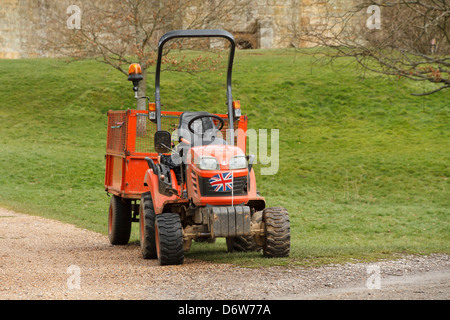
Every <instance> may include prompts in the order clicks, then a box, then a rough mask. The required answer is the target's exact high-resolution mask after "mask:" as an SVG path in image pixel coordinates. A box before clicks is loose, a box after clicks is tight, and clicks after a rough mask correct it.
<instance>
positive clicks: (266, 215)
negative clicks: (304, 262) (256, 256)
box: [263, 207, 291, 257]
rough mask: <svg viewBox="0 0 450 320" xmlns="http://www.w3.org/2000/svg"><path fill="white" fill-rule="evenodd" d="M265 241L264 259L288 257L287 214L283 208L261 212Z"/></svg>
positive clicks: (289, 238)
mask: <svg viewBox="0 0 450 320" xmlns="http://www.w3.org/2000/svg"><path fill="white" fill-rule="evenodd" d="M263 221H264V224H265V233H266V241H265V244H264V246H263V254H264V256H266V257H288V256H289V251H290V247H291V228H290V222H289V214H288V212H287V210H286V209H285V208H281V207H271V208H266V209H264V211H263Z"/></svg>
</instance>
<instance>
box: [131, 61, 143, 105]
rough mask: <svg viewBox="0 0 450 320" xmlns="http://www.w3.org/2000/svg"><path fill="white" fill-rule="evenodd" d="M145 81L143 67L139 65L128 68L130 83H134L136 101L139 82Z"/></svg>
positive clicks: (134, 64) (133, 64)
mask: <svg viewBox="0 0 450 320" xmlns="http://www.w3.org/2000/svg"><path fill="white" fill-rule="evenodd" d="M143 79H144V77H143V76H142V68H141V65H140V64H138V63H132V64H130V67H129V68H128V81H132V82H133V90H134V95H135V98H136V99H137V92H138V86H139V81H141V80H143Z"/></svg>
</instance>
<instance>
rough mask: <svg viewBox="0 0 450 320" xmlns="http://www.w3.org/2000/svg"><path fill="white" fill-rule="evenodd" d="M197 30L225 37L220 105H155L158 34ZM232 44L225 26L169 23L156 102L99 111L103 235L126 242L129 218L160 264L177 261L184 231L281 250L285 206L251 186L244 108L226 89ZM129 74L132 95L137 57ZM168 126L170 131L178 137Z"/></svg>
mask: <svg viewBox="0 0 450 320" xmlns="http://www.w3.org/2000/svg"><path fill="white" fill-rule="evenodd" d="M200 37H208V38H211V37H219V38H224V39H226V40H228V41H229V43H230V51H229V57H228V70H227V101H226V102H227V114H210V113H208V112H205V111H202V112H192V111H186V112H169V111H161V99H160V73H161V61H162V56H163V47H164V44H165V43H167V41H169V40H172V39H175V38H200ZM234 53H235V41H234V38H233V36H232V35H231V34H230V33H229V32H227V31H224V30H176V31H171V32H168V33H166V34H165V35H163V36H162V37H161V39H160V41H159V47H158V58H157V63H156V76H155V102H154V103H149V109H148V110H130V109H128V110H124V111H109V112H108V137H107V148H106V149H107V150H106V152H107V153H106V174H105V190H106V191H107V193H108V194H109V193H110V194H112V197H111V203H110V207H109V218H108V234H109V240H110V242H111V244H113V245H125V244H127V243H128V242H129V239H130V232H131V223H132V222H139V225H140V228H139V229H140V247H141V251H142V256H143V258H144V259H158V261H159V263H160V264H161V265H172V264H182V263H183V261H184V252H187V251H188V250H189V249H190V247H191V243H192V240H195V241H209V242H213V241H214V240H215V239H216V238H218V237H224V238H226V244H227V249H228V251H230V252H231V251H255V250H261V249H262V251H263V254H264V256H267V257H287V256H288V255H289V251H290V223H289V215H288V212H287V211H286V209H284V208H281V207H270V208H266V203H265V200H264V198H263V197H261V196H260V194H259V192H258V191H257V188H256V180H255V173H254V169H253V168H252V165H253V160H254V159H255V157H254V156H253V155H246V154H245V152H246V130H247V116H245V115H241V109H240V102H239V101H233V98H232V94H231V75H232V67H233V59H234ZM129 80H130V81H133V85H134V91H135V97H136V98H137V99H139V97H138V96H137V86H138V84H139V81H140V80H142V75H141V70H140V66H139V65H138V64H132V65H131V66H130V69H129ZM141 98H146V97H141ZM169 131H173V132H174V133H175V134H176V135H177V137H178V139H177V141H176V142H177V143H172V141H173V139H172V138H173V137H172V135H171V133H170V132H169ZM223 133H226V134H227V136H226V137H227V139H226V140H224V139H222V138H221V136H222V134H223ZM175 144H176V145H175Z"/></svg>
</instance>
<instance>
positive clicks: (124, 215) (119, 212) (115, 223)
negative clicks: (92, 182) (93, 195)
mask: <svg viewBox="0 0 450 320" xmlns="http://www.w3.org/2000/svg"><path fill="white" fill-rule="evenodd" d="M130 234H131V202H130V201H129V200H126V199H122V198H121V197H118V196H115V195H113V196H112V197H111V202H110V204H109V215H108V237H109V242H110V243H111V244H112V245H126V244H128V241H129V240H130Z"/></svg>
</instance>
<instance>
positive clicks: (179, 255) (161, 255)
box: [155, 212, 184, 266]
mask: <svg viewBox="0 0 450 320" xmlns="http://www.w3.org/2000/svg"><path fill="white" fill-rule="evenodd" d="M155 237H156V239H155V240H156V252H157V256H158V261H159V264H160V265H162V266H163V265H173V264H183V261H184V248H183V228H182V227H181V221H180V216H179V215H178V214H176V213H170V212H165V213H161V214H158V215H157V216H156V230H155Z"/></svg>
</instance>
